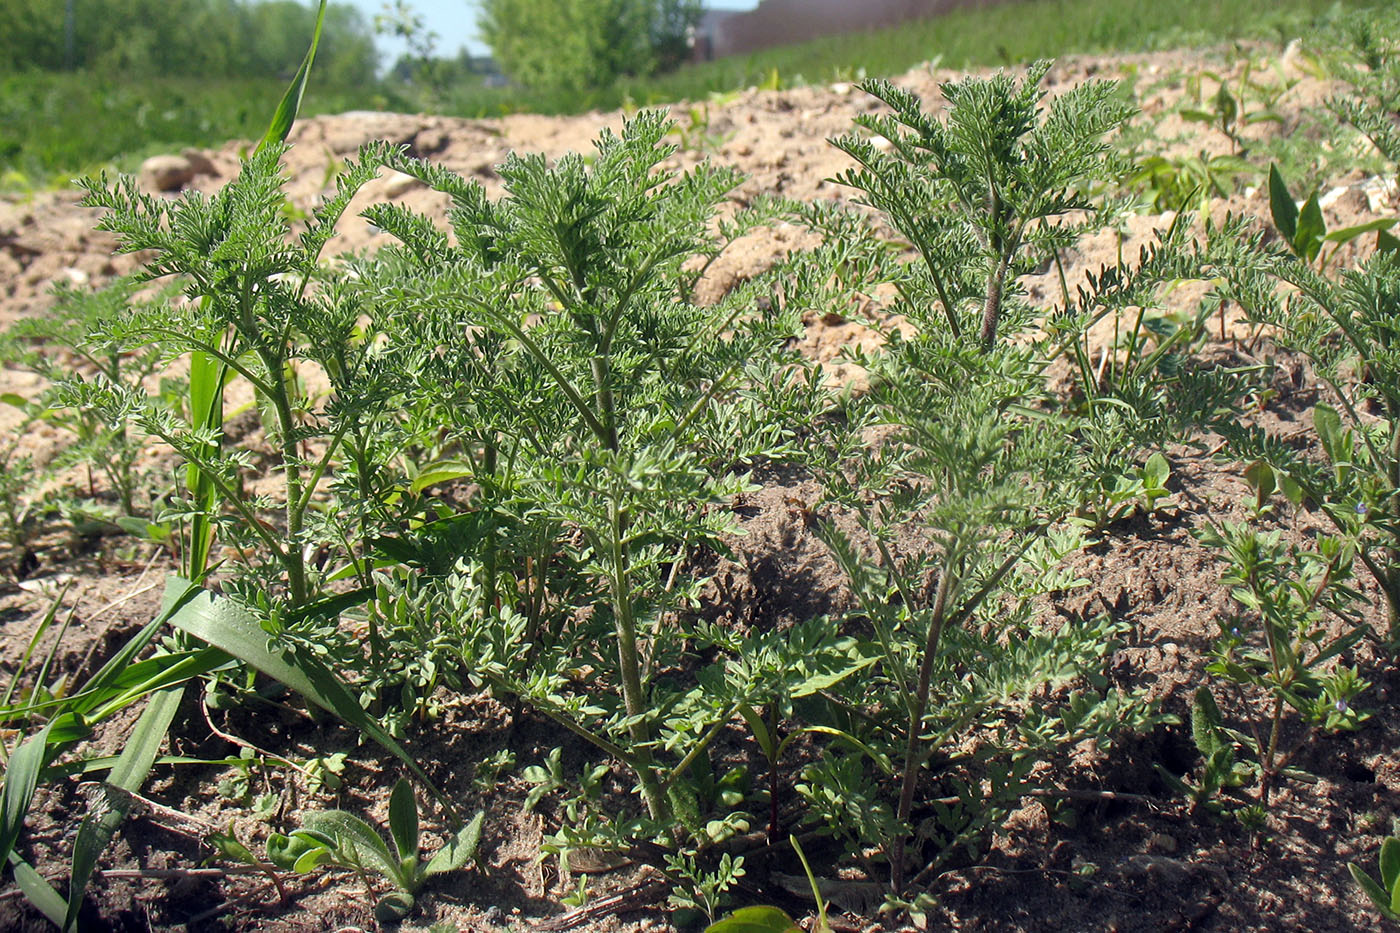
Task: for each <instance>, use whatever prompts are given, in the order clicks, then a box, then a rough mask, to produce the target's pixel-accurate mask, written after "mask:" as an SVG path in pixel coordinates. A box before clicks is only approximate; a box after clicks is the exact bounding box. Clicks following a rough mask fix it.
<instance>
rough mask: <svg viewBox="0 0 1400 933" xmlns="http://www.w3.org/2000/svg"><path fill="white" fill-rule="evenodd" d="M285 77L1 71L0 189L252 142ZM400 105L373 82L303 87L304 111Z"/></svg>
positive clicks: (263, 126)
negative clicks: (190, 149)
mask: <svg viewBox="0 0 1400 933" xmlns="http://www.w3.org/2000/svg"><path fill="white" fill-rule="evenodd" d="M286 88H287V82H286V80H285V79H282V78H276V77H270V78H256V79H243V80H229V79H201V78H193V77H189V78H146V79H139V80H130V81H122V80H117V81H113V80H111V79H109V78H105V77H99V76H96V75H92V74H87V73H83V72H75V73H53V72H28V73H23V74H13V75H7V76H3V77H0V188H4V189H10V190H14V189H25V188H37V187H43V186H45V185H50V184H62V183H64V181H66V179H67V177H69V176H72V175H78V174H84V173H87V172H89V171H92V170H94V169H97V168H99V167H102V166H104V165H110V164H115V165H116V166H117V167H118V168H121V169H131V168H134V167H135V166H136V165H137V164H139V161H140V159H141V158H143V157H145V156H148V155H151V154H153V153H156V152H169V151H171V150H176V149H179V148H181V147H183V146H213V145H220V144H222V143H224V142H226V141H228V140H230V139H238V138H243V139H249V140H254V139H257V138H258V137H260V136H261V135H262V133H263V131H264V130H265V129H266V128H267V115H268V114H269V113H271V112H272V111H273V110H274V109H275V108H276V106H277V101H278V100H279V99H280V98H281V97H282V94H283V93H284V92H285V91H286ZM395 103H399V102H398V101H396V100H395V99H394V98H392V97H391V96H389V95H385V94H383V93H381V92H380V91H378V90H377V89H370V90H368V91H366V90H364V89H354V90H324V89H317V88H316V87H315V82H312V87H311V88H310V89H309V90H308V92H307V95H306V100H305V102H304V104H303V108H302V112H303V114H307V115H309V114H315V113H327V112H332V113H333V112H338V111H343V110H353V109H364V108H382V107H388V106H391V105H393V104H395Z"/></svg>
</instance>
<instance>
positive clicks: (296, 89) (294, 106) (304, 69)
mask: <svg viewBox="0 0 1400 933" xmlns="http://www.w3.org/2000/svg"><path fill="white" fill-rule="evenodd" d="M325 21H326V0H321V7H320V9H319V10H317V11H316V31H315V32H313V33H312V34H311V47H310V48H308V49H307V50H306V57H305V58H303V59H302V60H301V67H300V68H298V69H297V73H296V76H295V77H294V78H292V83H291V86H290V87H288V88H287V93H285V94H283V95H282V102H281V103H280V104H278V105H277V112H276V113H274V114H273V115H272V122H271V123H270V124H268V127H267V132H266V133H264V134H263V138H262V142H260V143H258V149H257V150H256V151H261V150H262V148H263V147H264V146H267V145H269V144H272V145H276V144H277V143H280V142H282V141H283V140H284V139H286V138H287V134H288V133H290V132H291V131H292V124H293V123H295V122H296V119H297V111H299V110H300V109H301V98H302V95H304V94H305V93H306V82H307V80H308V79H309V78H310V77H311V65H312V63H313V62H314V61H315V60H316V46H317V45H319V44H320V42H321V25H322V24H323V23H324V22H325Z"/></svg>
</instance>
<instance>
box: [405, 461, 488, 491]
mask: <svg viewBox="0 0 1400 933" xmlns="http://www.w3.org/2000/svg"><path fill="white" fill-rule="evenodd" d="M476 472H477V471H476V470H474V469H473V468H472V467H471V465H470V464H468V463H465V462H464V461H461V460H439V461H437V462H436V463H430V464H428V465H427V466H425V467H424V468H423V469H422V470H421V471H420V472H419V474H418V475H417V476H416V477H414V479H413V485H411V486H410V487H409V489H410V490H411V491H412V492H413V494H414V495H415V496H416V495H418V494H419V493H420V492H422V491H423V490H425V489H427V488H428V487H429V486H436V485H437V484H438V483H450V482H452V481H453V480H459V479H466V478H468V477H471V476H475V475H476Z"/></svg>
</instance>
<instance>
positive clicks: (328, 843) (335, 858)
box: [208, 778, 485, 923]
mask: <svg viewBox="0 0 1400 933" xmlns="http://www.w3.org/2000/svg"><path fill="white" fill-rule="evenodd" d="M484 819H485V813H484V812H483V813H478V814H477V815H476V816H475V817H473V818H472V819H471V820H470V821H469V822H468V823H466V824H465V825H464V826H462V827H461V828H460V829H459V830H458V831H457V832H456V833H455V834H453V836H452V837H451V838H450V839H448V840H447V842H446V844H444V845H443V846H442V847H441V848H439V849H438V850H437V851H436V852H434V853H433V854H432V855H431V856H430V857H428V858H426V859H425V858H424V857H423V854H422V851H421V846H422V840H421V836H420V832H419V821H418V801H417V799H416V798H415V797H414V794H413V787H412V785H410V784H409V782H408V781H407V780H405V779H403V778H400V779H399V781H398V783H396V784H395V785H394V790H393V792H392V793H391V794H390V796H389V841H388V842H385V841H384V837H383V836H381V835H380V834H379V832H378V831H377V830H376V829H375V828H374V827H373V826H371V825H370V824H369V823H366V822H365V821H364V820H363V819H361V818H360V817H358V816H356V815H355V814H353V813H347V812H345V811H344V810H315V811H312V812H310V813H308V814H307V815H306V817H305V820H304V822H303V825H302V826H301V827H300V828H298V829H295V830H293V831H292V832H291V833H289V834H285V835H284V834H282V833H273V834H272V835H271V836H269V837H268V840H267V858H268V863H270V865H271V866H273V867H275V868H279V869H281V870H283V871H293V872H296V873H298V874H309V873H311V872H313V871H316V870H317V869H320V868H327V867H329V868H343V869H349V870H351V871H355V872H358V873H359V874H360V875H361V877H363V878H365V879H366V884H367V885H368V883H369V881H368V879H369V876H370V874H375V875H379V876H381V877H382V878H384V879H385V880H386V881H388V882H389V883H391V884H392V885H393V886H394V888H395V890H393V891H391V892H389V893H388V894H386V895H384V896H382V897H380V898H379V900H378V901H377V902H376V903H375V907H374V914H375V917H376V918H377V919H378V920H379V921H380V922H381V923H392V922H396V921H399V920H402V919H403V918H404V917H407V916H408V915H409V914H410V913H411V912H412V911H413V908H414V905H415V902H416V900H415V899H416V897H417V895H418V893H419V891H420V890H421V889H422V888H423V886H424V885H425V884H426V883H427V882H428V881H429V880H430V879H431V878H433V877H435V876H437V875H441V874H445V873H447V872H451V871H459V870H460V869H462V868H465V867H466V865H467V863H468V862H472V861H474V860H475V859H476V858H477V850H478V849H479V848H480V846H481V826H482V822H483V821H484ZM208 842H209V843H210V844H211V845H213V846H214V847H215V848H216V849H217V850H218V851H219V853H220V854H221V855H223V856H224V857H225V858H231V859H233V860H235V861H239V862H243V863H245V864H248V865H252V866H256V867H260V868H263V869H264V870H266V869H267V866H266V865H263V864H262V863H260V862H259V861H258V860H257V858H256V857H255V856H254V855H253V853H252V851H251V850H250V849H248V847H247V846H245V845H244V844H243V843H241V842H239V841H238V840H237V839H236V838H235V837H233V836H232V835H229V834H226V833H215V834H213V835H211V836H210V837H209V839H208Z"/></svg>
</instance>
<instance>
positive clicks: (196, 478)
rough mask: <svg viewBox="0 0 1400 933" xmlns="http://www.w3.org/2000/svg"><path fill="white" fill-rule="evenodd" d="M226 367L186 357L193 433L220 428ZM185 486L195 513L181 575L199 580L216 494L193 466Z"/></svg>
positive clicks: (203, 357)
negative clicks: (192, 500) (191, 496)
mask: <svg viewBox="0 0 1400 933" xmlns="http://www.w3.org/2000/svg"><path fill="white" fill-rule="evenodd" d="M227 375H228V367H227V365H226V364H224V363H223V362H222V361H220V360H218V359H216V358H215V357H214V356H213V355H212V354H209V353H200V352H194V353H191V354H190V381H189V389H188V395H189V403H190V418H191V420H192V421H193V422H194V424H193V425H191V426H192V427H193V428H195V429H196V430H204V431H219V430H220V429H222V428H223V425H224V382H225V379H226V378H227ZM213 446H214V445H206V449H204V450H202V451H200V453H201V454H202V455H203V456H202V458H201V459H204V460H210V459H213V458H214V457H215V456H216V455H217V454H218V451H217V450H216V449H208V448H210V447H213ZM186 470H187V474H186V480H185V484H186V486H188V487H189V490H190V492H191V493H192V494H193V495H194V501H195V505H196V506H197V507H198V511H197V512H196V513H195V517H194V520H193V521H192V522H191V523H190V539H189V542H188V544H187V545H186V548H185V555H184V572H185V575H186V576H188V577H189V578H190V579H191V580H201V579H203V577H204V574H205V572H206V571H207V570H208V569H209V554H210V551H211V550H212V549H213V546H214V510H215V509H216V508H218V504H219V494H218V489H217V487H216V486H215V484H214V481H213V479H212V478H211V477H210V476H208V475H207V474H206V473H205V471H204V470H202V469H200V468H199V466H198V465H197V464H193V463H191V464H190V465H189V466H188V467H186Z"/></svg>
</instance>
